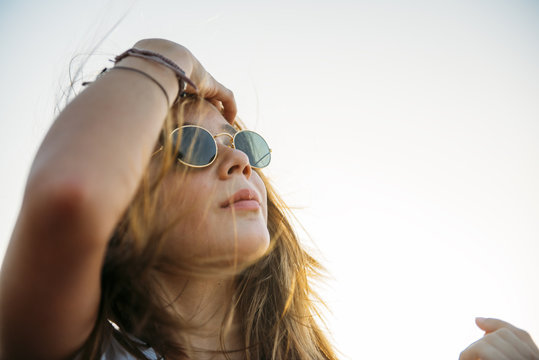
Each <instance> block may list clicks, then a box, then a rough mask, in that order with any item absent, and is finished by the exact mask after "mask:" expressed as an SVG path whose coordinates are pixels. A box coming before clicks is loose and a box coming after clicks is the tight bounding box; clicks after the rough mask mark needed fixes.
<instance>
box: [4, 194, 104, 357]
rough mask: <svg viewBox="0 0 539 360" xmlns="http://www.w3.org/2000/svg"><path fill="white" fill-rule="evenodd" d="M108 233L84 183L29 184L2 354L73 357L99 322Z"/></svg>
mask: <svg viewBox="0 0 539 360" xmlns="http://www.w3.org/2000/svg"><path fill="white" fill-rule="evenodd" d="M103 236H106V235H105V234H103V233H102V231H100V229H99V226H96V224H95V222H94V221H92V212H91V211H90V208H89V207H88V206H87V201H86V199H85V195H84V194H83V193H82V192H81V191H80V190H79V189H77V188H71V189H70V188H69V186H64V187H63V189H60V188H59V189H57V190H56V191H55V190H53V189H48V191H46V192H43V191H39V190H38V191H31V190H27V194H26V196H25V200H24V202H23V206H22V209H21V212H20V214H19V218H18V221H17V224H16V226H15V230H14V233H13V235H12V238H11V241H10V244H9V247H8V250H7V252H6V256H5V260H4V264H3V266H2V273H1V277H0V357H1V358H2V359H4V358H9V359H18V358H24V359H30V358H32V359H40V358H43V359H45V358H46V359H54V358H59V359H60V358H66V357H67V356H69V355H70V354H73V353H74V351H76V350H77V349H78V348H79V347H80V346H82V344H83V343H84V341H85V340H86V338H87V337H88V336H89V334H90V332H91V331H92V328H93V326H94V323H95V319H96V316H97V311H98V308H99V301H100V273H101V267H102V262H103V258H104V252H105V248H106V241H103V239H102V238H103Z"/></svg>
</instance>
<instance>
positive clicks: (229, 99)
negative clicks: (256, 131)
mask: <svg viewBox="0 0 539 360" xmlns="http://www.w3.org/2000/svg"><path fill="white" fill-rule="evenodd" d="M216 83H217V84H216V85H217V93H216V94H215V96H213V99H215V100H218V101H220V102H221V104H222V105H223V116H224V117H225V119H226V120H227V121H228V122H229V123H231V124H233V123H234V119H235V118H236V113H237V111H238V109H237V107H236V99H235V98H234V93H233V92H232V91H231V90H229V89H227V88H226V87H224V86H223V85H221V84H219V83H218V82H216Z"/></svg>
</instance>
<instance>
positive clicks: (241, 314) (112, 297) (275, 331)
mask: <svg viewBox="0 0 539 360" xmlns="http://www.w3.org/2000/svg"><path fill="white" fill-rule="evenodd" d="M201 101H204V100H201V99H199V98H194V97H190V98H185V99H183V100H182V101H180V102H179V104H177V105H176V106H174V107H173V108H172V109H171V110H170V111H169V114H168V115H167V119H166V121H165V123H164V126H163V132H162V133H163V136H162V140H163V139H165V138H166V135H165V134H170V132H171V131H172V130H173V128H175V127H176V126H178V124H182V123H183V118H184V115H185V107H186V106H187V105H193V104H196V103H197V102H201ZM162 143H163V151H162V152H161V156H159V157H158V159H157V160H156V159H154V160H152V161H153V163H154V165H155V163H157V166H149V167H148V170H147V171H146V174H145V175H144V177H143V179H142V180H141V182H140V186H139V189H138V191H137V194H136V195H135V198H134V199H133V201H132V202H131V204H130V205H129V207H128V208H127V209H126V211H125V214H124V216H123V217H122V219H121V221H120V222H119V224H118V225H117V227H116V230H115V232H114V234H113V236H112V237H111V239H110V242H109V247H108V250H107V253H106V257H105V262H104V267H103V270H102V286H101V287H102V293H101V304H100V309H99V314H98V318H97V321H96V324H95V327H94V330H93V331H92V334H91V335H90V337H89V338H88V340H87V341H86V343H85V345H84V347H83V349H82V350H81V353H80V354H81V356H82V358H83V359H97V358H99V356H100V354H101V352H102V351H103V350H102V349H103V347H104V346H105V345H106V342H107V341H110V339H111V338H112V337H114V338H115V339H116V341H118V342H119V343H120V344H122V345H123V346H124V347H125V348H126V349H127V350H128V351H129V352H131V353H132V354H133V355H134V356H136V357H137V358H139V359H146V357H145V356H144V354H143V353H142V351H141V350H142V349H144V347H145V346H147V347H150V346H151V347H152V348H153V349H154V350H155V352H156V353H157V354H159V355H161V356H164V357H167V355H169V354H184V355H186V356H188V355H189V354H190V349H189V348H186V347H185V346H184V345H182V339H178V329H183V328H186V327H187V326H188V325H187V324H186V323H185V322H184V321H182V320H181V319H178V317H177V316H173V315H172V314H171V312H170V309H169V308H168V307H166V306H165V305H163V299H162V298H160V297H159V295H158V294H159V293H160V292H159V290H160V289H158V288H157V287H158V283H157V282H156V281H155V274H156V271H171V270H170V266H167V265H169V264H162V263H161V262H160V261H159V260H160V256H159V255H160V252H161V247H162V244H163V239H164V236H165V234H166V233H167V231H168V230H169V229H171V227H172V226H173V223H170V224H167V225H166V226H156V223H157V222H156V218H157V215H158V211H157V209H158V203H159V201H158V195H157V194H158V193H159V190H160V187H161V186H162V185H163V184H162V183H163V178H164V177H165V175H166V174H167V173H168V172H169V171H172V169H173V168H174V166H175V159H174V156H173V155H172V154H173V153H174V149H173V146H172V145H171V144H170V142H167V141H162ZM256 171H257V172H258V174H259V175H260V176H261V178H262V180H263V182H264V184H265V186H266V190H267V194H268V199H267V201H268V230H269V233H270V247H269V249H268V250H267V251H266V252H265V254H264V255H263V256H262V257H261V258H259V259H258V260H257V261H256V262H254V263H252V264H250V265H249V266H248V267H246V268H244V269H242V271H241V272H239V274H237V275H236V282H235V284H236V287H235V295H234V297H233V299H232V301H231V303H230V310H229V316H231V314H232V313H235V315H236V316H237V318H239V319H240V321H241V325H242V329H243V345H244V348H243V349H241V351H243V352H244V353H245V356H246V359H249V360H258V359H268V360H269V359H272V360H277V359H309V360H311V359H320V360H322V359H324V360H327V359H336V358H337V357H336V354H335V351H334V349H333V347H332V345H331V343H330V342H329V341H328V339H327V337H326V335H325V334H324V331H323V330H322V328H321V326H320V323H319V320H320V319H321V314H320V312H319V308H318V306H319V305H320V304H323V303H322V302H321V300H320V299H319V298H318V297H317V295H316V294H315V292H314V291H313V288H312V287H311V281H312V280H313V279H314V278H317V277H319V276H320V274H321V271H322V270H323V269H322V268H321V266H320V264H319V263H318V262H317V261H316V260H315V259H314V258H313V257H311V256H310V255H309V254H308V253H307V252H306V251H305V250H304V248H303V247H302V246H301V245H300V242H299V240H298V236H297V235H296V233H295V231H294V229H293V227H292V224H291V222H290V221H289V219H290V216H291V213H290V211H289V208H288V207H287V206H286V205H285V204H284V202H283V200H282V199H281V198H280V197H279V196H278V195H277V193H276V192H275V190H274V188H273V187H272V186H271V184H270V182H269V180H268V179H267V178H266V177H265V176H264V175H263V173H262V172H261V171H259V170H256ZM183 270H184V271H191V274H193V273H194V272H196V271H203V269H202V270H201V269H194V268H193V267H191V268H189V267H187V268H185V269H183ZM225 331H226V324H223V326H222V329H221V333H223V332H225ZM180 333H181V332H180ZM133 337H136V339H135V338H133ZM222 339H223V335H222V334H221V340H222ZM138 340H141V341H142V343H141V342H140V341H138ZM221 343H222V344H223V340H222V341H221ZM222 350H223V353H224V354H225V356H227V357H228V355H227V351H228V352H230V349H224V348H223V349H222Z"/></svg>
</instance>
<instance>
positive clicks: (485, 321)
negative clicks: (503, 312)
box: [475, 317, 520, 334]
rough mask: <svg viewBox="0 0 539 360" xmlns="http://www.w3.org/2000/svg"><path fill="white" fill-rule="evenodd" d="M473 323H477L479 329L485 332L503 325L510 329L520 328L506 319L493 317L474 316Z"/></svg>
mask: <svg viewBox="0 0 539 360" xmlns="http://www.w3.org/2000/svg"><path fill="white" fill-rule="evenodd" d="M475 323H476V324H477V326H479V328H480V329H481V330H484V331H485V332H486V333H487V334H488V333H491V332H493V331H496V330H498V329H501V328H503V327H505V328H508V329H511V330H513V329H515V330H520V329H518V328H516V327H515V326H513V325H511V324H509V323H508V322H506V321H503V320H500V319H494V318H483V317H477V318H475Z"/></svg>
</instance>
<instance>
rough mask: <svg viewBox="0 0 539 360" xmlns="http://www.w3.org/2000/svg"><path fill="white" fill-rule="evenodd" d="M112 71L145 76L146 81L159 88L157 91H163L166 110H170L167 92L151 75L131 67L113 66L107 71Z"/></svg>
mask: <svg viewBox="0 0 539 360" xmlns="http://www.w3.org/2000/svg"><path fill="white" fill-rule="evenodd" d="M114 69H120V70H122V69H123V70H129V71H134V72H137V73H139V74H142V75H144V76H146V77H147V78H148V79H150V80H151V81H153V82H154V83H155V84H156V85H157V86H159V89H161V91H163V94H165V98H166V99H167V109H168V108H170V99H169V97H168V94H167V91H166V90H165V88H164V87H163V85H161V83H160V82H159V81H157V80H155V79H154V78H153V77H152V76H151V75H149V74H147V73H145V72H144V71H142V70H139V69H135V68H132V67H127V66H115V67H113V68H110V69H108V70H109V71H110V70H114Z"/></svg>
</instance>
